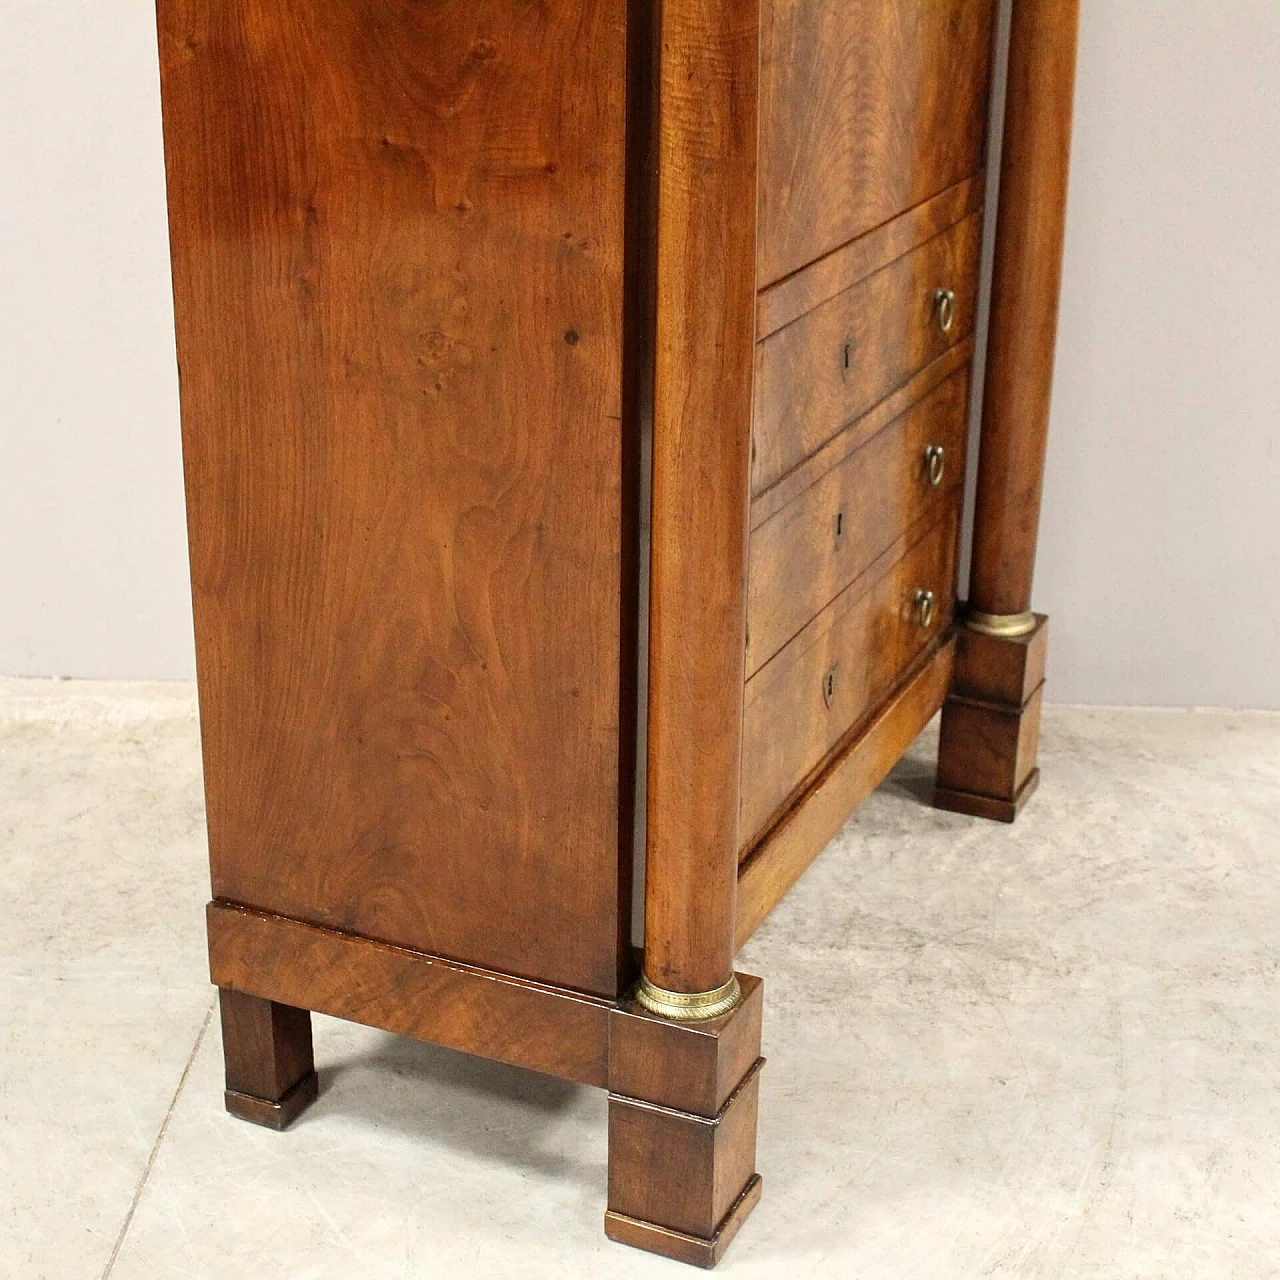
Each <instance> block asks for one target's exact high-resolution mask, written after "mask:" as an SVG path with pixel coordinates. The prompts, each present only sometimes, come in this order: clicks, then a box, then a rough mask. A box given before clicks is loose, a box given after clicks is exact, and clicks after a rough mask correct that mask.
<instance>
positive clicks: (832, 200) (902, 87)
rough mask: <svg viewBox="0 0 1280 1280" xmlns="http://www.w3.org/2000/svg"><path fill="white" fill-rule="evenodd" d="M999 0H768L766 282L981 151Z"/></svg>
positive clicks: (949, 176) (904, 205)
mask: <svg viewBox="0 0 1280 1280" xmlns="http://www.w3.org/2000/svg"><path fill="white" fill-rule="evenodd" d="M994 11H995V4H994V0H927V3H923V4H922V3H921V2H920V0H766V3H765V4H764V5H762V6H761V15H760V17H761V28H760V44H761V62H760V220H759V241H758V243H759V251H758V256H759V276H760V284H761V286H764V285H767V284H771V283H773V281H775V280H778V279H780V278H781V277H783V276H785V275H788V274H789V273H790V272H793V271H798V270H799V269H800V268H801V267H803V266H806V265H807V264H808V263H810V262H813V261H814V260H815V259H816V258H819V257H821V256H822V255H823V254H825V253H829V252H830V251H831V250H833V249H836V248H839V246H841V245H842V244H845V243H847V242H848V241H850V240H853V239H855V238H856V237H858V236H860V235H863V234H864V233H865V232H867V231H870V230H871V229H872V228H873V227H876V226H879V225H880V223H882V222H884V221H886V220H887V219H889V218H892V217H893V216H894V215H896V214H899V213H901V212H903V211H904V210H906V209H910V208H912V207H913V206H915V205H917V204H919V203H921V202H922V201H924V200H927V199H929V198H930V197H931V196H934V195H937V194H938V192H940V191H943V190H945V189H946V188H947V187H949V186H951V185H952V184H953V183H955V182H959V181H960V180H961V179H963V178H965V177H967V176H968V175H970V174H972V173H974V172H975V171H976V170H977V169H978V168H979V167H980V165H981V164H982V160H983V146H984V141H985V137H986V123H987V99H988V86H989V80H990V74H991V47H992V21H993V16H994Z"/></svg>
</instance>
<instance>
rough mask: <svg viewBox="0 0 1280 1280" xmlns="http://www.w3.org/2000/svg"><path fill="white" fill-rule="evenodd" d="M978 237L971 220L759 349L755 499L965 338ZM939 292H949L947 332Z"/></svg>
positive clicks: (976, 222)
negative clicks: (950, 309) (950, 308)
mask: <svg viewBox="0 0 1280 1280" xmlns="http://www.w3.org/2000/svg"><path fill="white" fill-rule="evenodd" d="M981 239H982V218H981V215H980V214H974V215H973V216H972V217H969V218H966V219H965V220H964V221H963V222H960V223H958V224H957V225H956V226H954V227H952V228H951V230H949V231H945V232H943V234H942V235H940V236H936V237H935V238H934V239H932V240H930V241H929V242H928V243H927V244H923V245H921V246H920V247H919V248H918V249H915V250H913V251H912V252H911V253H908V254H906V255H904V256H903V257H901V258H899V259H898V260H897V261H896V262H892V263H890V264H889V265H888V266H887V267H885V268H883V269H882V270H880V271H877V272H876V273H875V275H873V276H868V277H867V279H865V280H863V281H862V282H861V283H859V284H857V285H855V286H854V287H853V288H851V289H846V290H845V291H844V292H843V293H839V294H837V295H836V296H835V297H834V298H832V299H831V300H830V301H828V302H824V303H823V304H822V305H821V306H820V307H816V308H815V309H814V310H812V311H810V312H809V313H808V314H807V315H805V316H802V317H801V318H800V319H799V320H797V321H795V322H794V323H793V324H789V325H787V327H786V328H784V329H780V330H779V331H778V332H777V333H775V334H773V335H772V336H771V337H769V338H766V339H765V340H764V341H763V342H761V343H760V344H759V345H758V347H757V349H756V360H757V368H756V400H755V435H754V445H755V448H754V456H753V460H752V479H751V489H752V492H753V493H757V494H758V493H761V492H763V491H764V490H765V489H767V488H768V487H769V486H770V485H771V484H773V483H774V482H775V481H776V480H778V479H780V478H781V477H782V476H784V475H785V474H786V473H787V472H788V471H790V470H791V468H792V467H794V466H795V465H796V464H797V463H799V462H801V461H803V460H804V459H805V458H806V457H808V455H809V454H811V453H812V452H813V451H814V450H815V449H817V448H818V447H819V446H820V445H822V444H823V443H824V442H825V441H827V440H830V439H831V437H832V436H834V435H836V434H837V433H838V432H839V431H840V429H841V428H842V427H844V426H845V425H846V424H847V423H849V422H852V421H853V420H854V419H855V418H857V417H860V416H861V415H862V414H863V413H865V412H866V411H867V410H868V409H870V408H871V406H872V405H874V404H875V403H876V401H878V400H880V399H881V398H882V397H883V396H885V395H887V394H888V393H889V392H890V391H892V390H893V389H894V388H895V387H897V386H899V385H900V384H901V383H903V382H905V381H906V380H907V379H908V378H909V377H910V376H911V375H912V374H913V373H915V372H916V370H918V369H921V368H923V367H924V366H925V365H926V364H928V363H929V362H930V361H932V360H934V359H936V358H937V357H938V356H940V355H942V354H943V353H944V352H945V351H947V350H948V349H949V348H950V347H952V346H954V345H955V344H956V343H957V342H960V341H962V340H963V339H964V338H966V337H967V336H968V335H969V333H970V332H971V331H972V329H973V322H974V314H975V312H976V309H977V294H978V256H979V252H980V249H981ZM939 290H949V291H951V292H953V293H954V294H955V301H954V306H953V315H952V317H951V322H950V327H949V328H947V329H945V330H944V328H943V322H942V316H941V314H940V310H939V304H938V292H939Z"/></svg>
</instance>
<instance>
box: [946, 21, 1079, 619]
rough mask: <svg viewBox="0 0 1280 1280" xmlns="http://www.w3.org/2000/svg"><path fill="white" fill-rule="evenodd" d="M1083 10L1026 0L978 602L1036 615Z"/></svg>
mask: <svg viewBox="0 0 1280 1280" xmlns="http://www.w3.org/2000/svg"><path fill="white" fill-rule="evenodd" d="M1078 26H1079V0H1017V3H1016V4H1015V5H1014V6H1013V25H1012V28H1011V30H1010V34H1009V82H1008V94H1007V96H1008V106H1007V108H1006V110H1005V123H1004V143H1003V147H1002V150H1001V161H1000V208H999V216H998V218H997V221H996V247H995V261H994V267H993V275H992V282H991V325H990V336H989V338H988V346H987V378H986V388H985V392H984V399H983V414H982V446H981V451H980V453H979V455H978V487H977V498H976V503H975V509H974V528H973V569H972V575H971V578H970V584H969V603H970V605H971V606H972V607H973V608H975V609H979V610H981V611H982V612H983V613H990V614H1016V613H1023V612H1024V611H1026V610H1027V609H1030V608H1031V580H1032V575H1033V571H1034V567H1035V554H1036V531H1037V527H1038V524H1039V520H1040V494H1041V490H1042V487H1043V483H1044V458H1045V443H1046V440H1047V438H1048V430H1049V400H1050V395H1051V392H1052V387H1053V355H1054V346H1055V343H1056V341H1057V333H1058V297H1059V292H1060V288H1061V283H1062V248H1063V238H1064V235H1065V231H1066V211H1067V173H1068V169H1069V164H1070V155H1071V109H1072V101H1073V96H1074V92H1075V66H1076V37H1077V28H1078Z"/></svg>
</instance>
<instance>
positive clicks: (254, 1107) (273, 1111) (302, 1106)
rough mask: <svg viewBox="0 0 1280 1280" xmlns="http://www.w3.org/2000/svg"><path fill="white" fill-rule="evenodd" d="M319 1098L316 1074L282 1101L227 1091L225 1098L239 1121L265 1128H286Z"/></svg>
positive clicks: (306, 1078) (232, 1090)
mask: <svg viewBox="0 0 1280 1280" xmlns="http://www.w3.org/2000/svg"><path fill="white" fill-rule="evenodd" d="M319 1096H320V1081H319V1078H318V1077H317V1075H316V1073H315V1072H314V1071H313V1072H312V1073H311V1074H310V1075H306V1076H303V1077H302V1079H301V1080H299V1081H298V1083H297V1084H295V1085H294V1086H293V1088H292V1089H290V1090H289V1092H288V1093H286V1094H285V1095H284V1097H283V1098H281V1099H280V1101H279V1102H272V1101H270V1099H268V1098H255V1097H253V1096H252V1095H250V1094H247V1093H237V1092H236V1091H235V1090H234V1089H228V1090H227V1091H226V1093H225V1095H224V1097H225V1100H226V1105H227V1110H228V1111H229V1112H230V1113H231V1114H232V1115H233V1116H235V1117H236V1119H237V1120H247V1121H248V1122H249V1123H250V1124H259V1125H261V1126H262V1127H263V1128H264V1129H276V1130H280V1129H287V1128H288V1127H289V1126H290V1125H291V1124H292V1123H293V1122H294V1121H295V1120H296V1119H297V1118H298V1117H299V1116H300V1115H301V1114H302V1113H303V1112H304V1111H305V1110H306V1109H307V1108H308V1107H309V1106H310V1105H311V1104H312V1103H313V1102H314V1101H315V1100H316V1098H318V1097H319Z"/></svg>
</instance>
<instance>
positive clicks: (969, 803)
mask: <svg viewBox="0 0 1280 1280" xmlns="http://www.w3.org/2000/svg"><path fill="white" fill-rule="evenodd" d="M1039 785H1040V770H1039V769H1033V770H1032V771H1031V774H1030V775H1029V776H1028V778H1027V780H1026V781H1025V782H1024V783H1023V784H1022V786H1021V788H1020V789H1019V791H1018V794H1017V795H1016V796H1014V798H1013V799H1012V800H1001V799H999V798H998V797H996V796H980V795H975V794H974V793H973V792H971V791H954V790H952V789H951V788H949V787H937V788H935V790H934V793H933V807H934V808H935V809H945V810H947V811H948V812H950V813H963V814H965V815H966V816H967V817H970V818H986V819H987V821H989V822H1013V821H1015V820H1016V819H1017V817H1018V814H1020V813H1021V812H1022V809H1023V806H1024V805H1025V804H1026V803H1027V801H1028V800H1030V799H1031V797H1032V796H1033V795H1034V794H1035V790H1036V788H1037V787H1038V786H1039Z"/></svg>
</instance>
